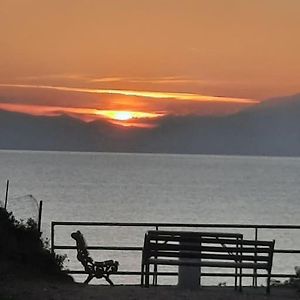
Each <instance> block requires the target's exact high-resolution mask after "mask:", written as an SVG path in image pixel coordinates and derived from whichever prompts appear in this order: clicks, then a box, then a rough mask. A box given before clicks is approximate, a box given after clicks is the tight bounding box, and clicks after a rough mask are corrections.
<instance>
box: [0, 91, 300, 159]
mask: <svg viewBox="0 0 300 300" xmlns="http://www.w3.org/2000/svg"><path fill="white" fill-rule="evenodd" d="M0 149H23V150H25V149H26V150H61V151H105V152H151V153H199V154H228V155H274V156H300V94H297V95H294V96H290V97H284V98H277V99H270V100H268V101H264V102H263V103H262V104H259V105H256V106H255V107H252V108H250V109H247V110H244V111H242V112H240V113H237V114H234V115H230V116H224V117H199V116H186V117H177V116H170V117H166V118H163V119H161V121H160V123H159V126H158V127H156V128H153V129H139V128H126V127H120V126H115V125H111V124H108V123H107V122H103V121H95V122H91V123H85V122H82V121H80V120H78V119H74V118H71V117H68V116H60V117H34V116H29V115H25V114H20V113H12V112H6V111H0Z"/></svg>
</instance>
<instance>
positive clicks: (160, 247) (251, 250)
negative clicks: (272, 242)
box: [149, 242, 271, 254]
mask: <svg viewBox="0 0 300 300" xmlns="http://www.w3.org/2000/svg"><path fill="white" fill-rule="evenodd" d="M149 248H150V249H152V250H173V251H181V250H190V251H198V252H199V251H211V252H227V253H228V252H231V253H234V252H241V251H242V252H248V253H266V254H267V253H269V252H270V251H271V250H270V248H269V247H268V248H266V247H263V248H261V247H254V246H253V247H241V246H240V245H237V246H236V247H232V246H230V247H228V246H227V245H223V246H222V245H220V244H219V245H217V244H216V245H215V244H212V245H211V246H207V245H200V244H192V243H190V244H186V243H183V244H180V243H177V244H170V243H164V244H160V243H153V242H151V243H149Z"/></svg>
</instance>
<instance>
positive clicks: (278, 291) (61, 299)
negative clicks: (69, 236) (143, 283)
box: [0, 279, 300, 300]
mask: <svg viewBox="0 0 300 300" xmlns="http://www.w3.org/2000/svg"><path fill="white" fill-rule="evenodd" d="M21 299H22V300H94V299H95V300H96V299H98V300H99V299H104V300H106V299H107V300H110V299H111V300H116V299H124V300H127V299H128V300H138V299H143V300H144V299H145V300H148V299H149V300H150V299H151V300H153V299H157V300H165V299H167V300H177V299H185V300H194V299H197V300H198V299H204V300H244V299H245V300H246V299H247V300H252V299H253V300H254V299H255V300H260V299H261V300H262V299H268V300H289V299H291V300H292V299H293V300H294V299H300V292H299V291H297V289H295V288H291V287H272V289H271V295H270V296H267V295H266V292H265V288H256V289H255V288H250V287H249V288H244V290H243V292H242V293H240V292H238V291H234V288H232V287H201V288H199V289H195V290H184V289H179V288H178V287H176V286H158V287H150V288H141V287H140V286H130V285H127V286H115V287H110V286H105V285H83V284H79V283H72V282H57V281H52V282H51V281H49V280H48V281H45V280H39V279H36V280H30V279H27V280H26V279H24V280H20V279H18V280H9V281H2V282H0V300H21Z"/></svg>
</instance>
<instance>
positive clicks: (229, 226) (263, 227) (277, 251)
mask: <svg viewBox="0 0 300 300" xmlns="http://www.w3.org/2000/svg"><path fill="white" fill-rule="evenodd" d="M57 226H80V227H82V226H93V227H95V226H96V227H144V228H145V232H146V231H147V230H150V229H155V230H160V229H163V228H185V229H188V228H190V229H191V228H193V229H198V228H211V229H243V230H246V229H250V230H253V239H254V240H258V234H259V233H260V232H261V231H263V230H300V225H257V224H186V223H126V222H119V223H114V222H56V221H53V222H51V251H52V252H55V250H76V246H69V245H56V244H55V228H56V227H57ZM299 233H300V231H299ZM142 242H143V241H142ZM275 245H276V243H275ZM87 249H89V250H99V251H104V250H112V251H138V252H141V251H142V250H143V247H142V246H110V245H106V246H88V247H87ZM274 254H285V255H288V254H300V249H279V248H276V247H275V249H274ZM67 273H69V274H85V271H79V270H68V271H67ZM150 274H151V273H150ZM201 274H202V275H203V276H220V277H232V276H234V274H233V273H201ZM117 275H126V276H127V275H130V276H131V275H135V276H138V275H141V271H140V270H138V271H119V272H118V273H117ZM157 275H161V276H177V275H178V272H158V273H157ZM243 277H252V284H253V286H257V278H258V277H266V275H264V274H256V273H255V272H254V273H253V274H250V273H246V274H243ZM272 277H273V278H292V277H295V274H285V273H272Z"/></svg>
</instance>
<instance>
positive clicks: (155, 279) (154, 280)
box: [153, 225, 158, 285]
mask: <svg viewBox="0 0 300 300" xmlns="http://www.w3.org/2000/svg"><path fill="white" fill-rule="evenodd" d="M155 230H156V231H157V230H158V225H155ZM156 244H157V240H156ZM156 258H157V257H156ZM153 271H154V274H153V285H157V265H154V270H153Z"/></svg>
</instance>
